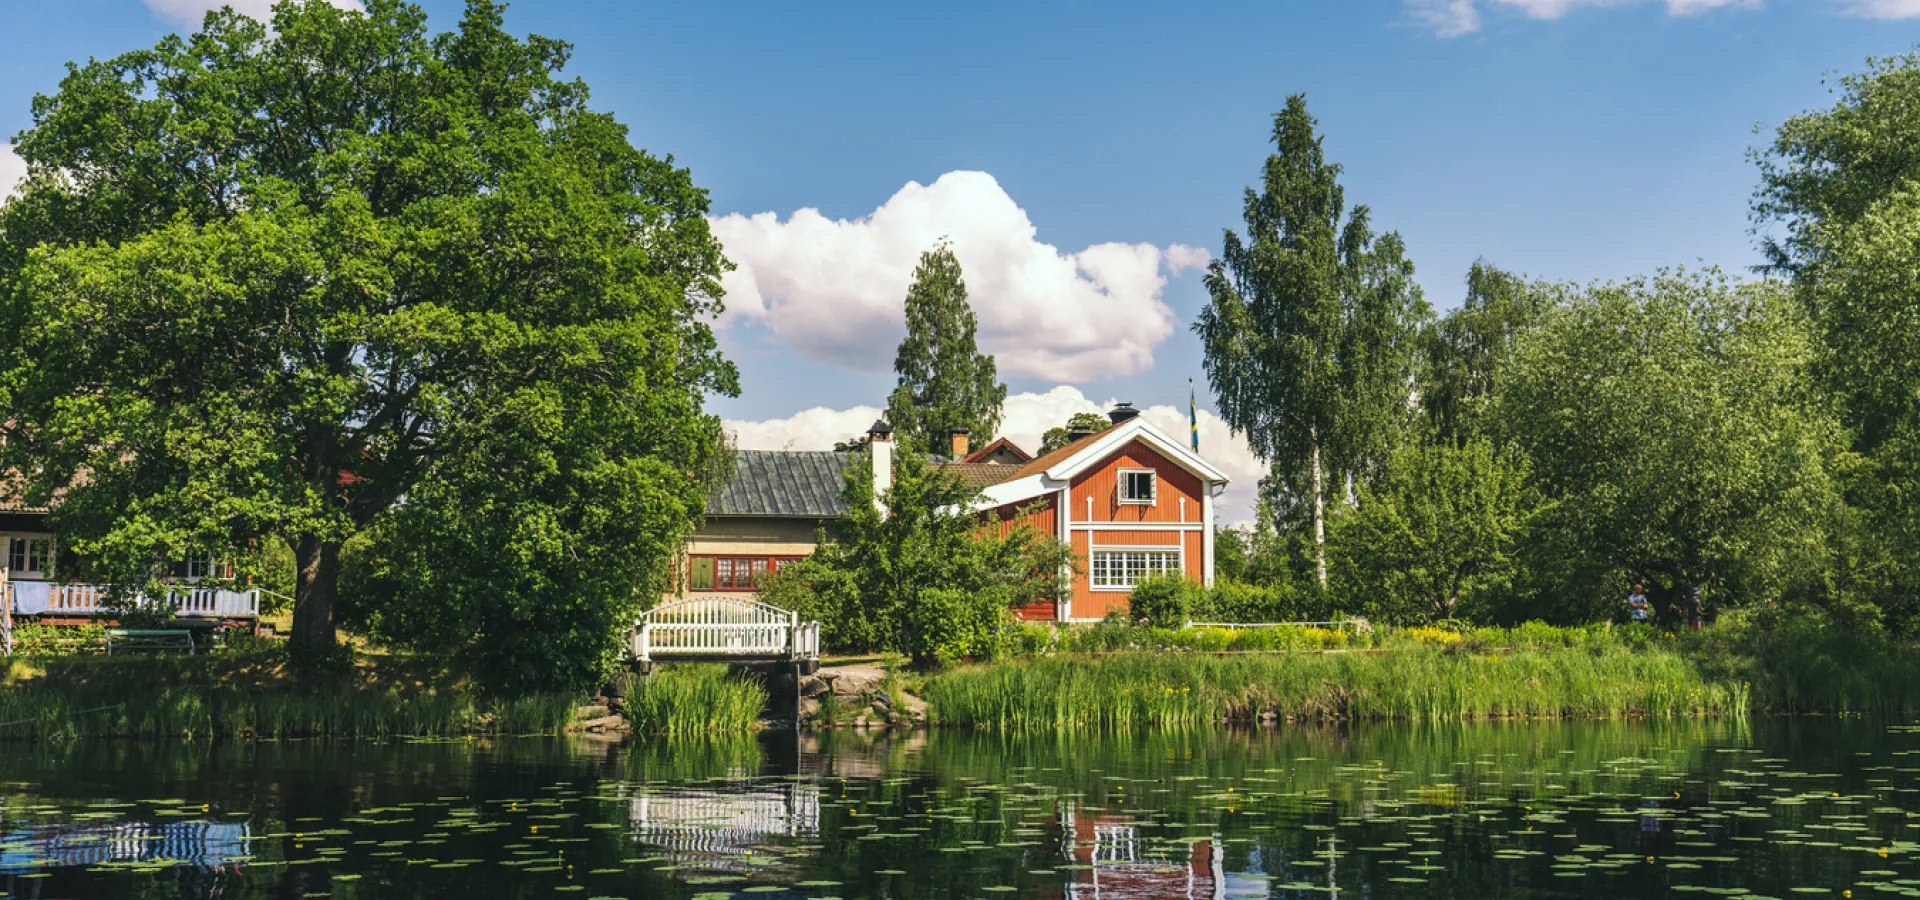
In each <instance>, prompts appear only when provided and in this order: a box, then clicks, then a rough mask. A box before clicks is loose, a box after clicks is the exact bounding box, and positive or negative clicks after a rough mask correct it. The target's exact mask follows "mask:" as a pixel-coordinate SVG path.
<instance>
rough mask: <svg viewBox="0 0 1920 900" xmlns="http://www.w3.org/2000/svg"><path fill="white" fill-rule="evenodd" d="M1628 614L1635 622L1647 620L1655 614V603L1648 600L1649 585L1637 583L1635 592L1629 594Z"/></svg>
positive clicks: (1634, 587)
mask: <svg viewBox="0 0 1920 900" xmlns="http://www.w3.org/2000/svg"><path fill="white" fill-rule="evenodd" d="M1627 616H1628V618H1631V619H1632V620H1633V621H1635V622H1645V621H1647V620H1648V619H1649V618H1651V617H1652V616H1653V604H1652V603H1650V602H1648V601H1647V587H1646V585H1643V584H1635V585H1634V586H1633V593H1631V594H1629V595H1627Z"/></svg>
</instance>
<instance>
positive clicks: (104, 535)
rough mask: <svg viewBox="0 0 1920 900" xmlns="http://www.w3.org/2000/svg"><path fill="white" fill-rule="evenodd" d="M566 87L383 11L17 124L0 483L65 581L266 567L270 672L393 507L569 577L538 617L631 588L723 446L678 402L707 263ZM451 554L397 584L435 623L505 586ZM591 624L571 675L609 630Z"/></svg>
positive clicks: (250, 34) (323, 24)
mask: <svg viewBox="0 0 1920 900" xmlns="http://www.w3.org/2000/svg"><path fill="white" fill-rule="evenodd" d="M568 53H569V48H568V46H567V45H566V44H564V43H561V42H558V41H554V40H549V39H546V38H541V37H530V38H527V39H524V40H521V39H516V38H514V37H513V36H511V35H509V34H508V33H506V32H505V31H503V30H502V23H501V9H500V7H499V5H498V4H496V3H494V2H491V0H470V2H469V3H468V4H467V8H466V13H465V16H464V18H463V19H462V21H461V22H460V25H459V27H458V28H457V30H455V31H453V32H451V33H445V34H439V35H430V34H429V33H428V32H427V30H426V20H425V14H424V13H423V12H422V11H421V10H420V9H419V8H418V7H415V6H412V5H408V4H405V3H401V2H398V0H367V3H366V9H365V11H364V13H360V12H351V11H342V10H339V9H336V8H334V7H333V6H330V5H327V4H324V3H307V4H303V3H298V2H285V3H282V4H280V5H279V6H278V7H276V9H275V12H274V16H273V21H272V23H271V27H269V26H268V25H267V24H263V23H261V22H257V21H253V20H251V19H248V18H245V17H243V16H239V15H236V14H234V13H233V12H231V11H230V10H223V11H220V12H215V13H212V14H209V16H208V17H207V19H206V21H205V24H204V26H203V28H202V29H201V30H200V31H199V32H198V33H196V34H194V35H192V36H191V37H179V36H170V37H168V38H166V39H165V40H163V41H161V42H160V43H159V44H157V45H155V46H154V47H153V48H152V49H148V50H138V51H135V52H131V53H127V54H125V55H122V56H119V57H116V58H113V59H109V60H104V61H92V62H88V63H86V64H84V65H75V66H72V67H70V70H69V72H68V74H67V75H66V77H65V78H64V80H63V81H62V82H61V85H60V88H59V90H58V91H57V92H56V93H54V94H53V95H51V96H41V97H38V98H36V99H35V102H34V107H33V124H32V126H31V127H29V128H28V129H26V130H25V131H23V132H22V133H21V134H20V135H19V136H18V138H17V139H16V144H17V150H18V152H19V153H20V155H21V156H22V157H23V158H24V159H25V160H26V162H27V164H28V167H29V173H30V177H29V179H28V181H27V182H26V184H25V186H24V192H23V194H22V195H21V196H20V197H18V198H17V199H15V200H14V201H13V202H11V203H9V204H7V205H6V206H5V207H4V212H0V286H4V302H0V316H3V317H4V319H5V327H4V328H0V402H4V404H5V406H6V408H7V410H8V417H9V420H10V421H9V422H8V423H7V434H6V437H7V440H6V443H5V447H4V450H3V451H0V452H3V453H4V455H5V462H6V464H7V465H9V466H13V467H15V468H18V469H19V470H20V471H21V472H22V473H24V476H25V484H24V486H25V491H26V494H27V495H28V497H29V498H30V499H40V500H46V499H49V498H51V497H53V496H54V495H55V494H56V493H59V494H61V496H60V499H59V503H58V505H57V507H56V511H55V513H54V515H55V518H56V519H57V525H58V527H59V529H60V530H61V532H62V534H63V535H65V536H66V538H67V541H68V545H69V546H70V547H71V548H72V549H74V550H76V551H79V552H80V553H81V554H82V555H83V556H84V557H85V558H86V560H87V562H88V565H89V566H91V567H92V569H93V572H94V573H95V574H96V575H97V577H102V578H110V579H112V580H114V581H116V582H120V583H126V584H134V583H138V582H139V581H140V580H142V579H144V578H146V577H148V575H149V573H150V572H151V571H152V566H153V564H154V563H155V561H156V560H162V559H166V558H169V557H176V558H177V557H178V556H181V555H183V554H187V553H208V552H215V553H233V552H236V551H237V550H238V549H239V548H243V547H245V546H246V545H248V544H249V543H252V542H258V541H263V540H281V541H285V542H287V544H289V545H290V546H291V547H292V548H293V550H294V551H295V554H296V556H297V558H298V569H299V574H298V582H297V584H298V587H297V589H296V596H295V600H294V626H293V639H294V649H295V651H296V655H297V656H300V657H313V656H317V655H324V654H326V653H327V652H329V651H330V648H331V647H332V646H333V645H334V627H335V595H336V585H337V583H338V579H339V573H340V559H341V548H342V546H343V544H345V543H346V542H347V541H348V539H349V538H352V537H354V536H355V535H356V534H360V533H362V532H365V531H368V530H369V529H370V528H372V527H373V526H375V525H376V524H378V523H380V522H382V521H383V520H384V519H385V518H387V517H390V516H392V515H393V514H394V513H395V510H396V509H400V508H405V507H408V506H409V504H408V503H407V502H406V501H407V500H408V498H417V499H418V501H419V502H418V503H414V504H412V506H413V507H415V509H413V510H411V511H410V512H409V514H410V515H413V516H416V517H417V516H419V515H421V514H422V511H423V510H439V511H441V512H442V513H443V514H444V515H445V516H447V517H466V518H467V519H469V520H470V521H468V522H465V523H462V524H463V527H466V528H468V530H470V531H479V532H482V533H485V534H489V535H494V536H496V538H497V540H495V541H491V542H486V543H481V544H478V545H474V546H467V547H464V548H463V549H465V550H466V551H468V552H474V553H483V554H501V555H504V556H506V557H510V558H511V560H512V562H513V563H514V565H509V566H505V567H504V568H506V569H513V570H515V571H519V572H525V571H528V570H529V569H531V570H535V571H542V572H548V573H551V572H554V571H558V570H562V569H565V567H567V566H570V565H571V566H578V565H580V564H581V562H582V561H583V560H590V561H591V563H592V565H593V566H594V567H595V571H594V572H592V573H581V572H574V573H573V577H567V578H559V579H558V583H560V584H562V585H565V586H569V587H571V588H573V589H577V590H579V591H584V592H586V593H585V594H584V595H569V600H570V602H585V603H598V604H600V605H602V606H604V607H606V608H607V609H609V610H615V611H617V610H620V609H624V608H626V607H628V606H630V605H631V604H633V603H635V602H636V601H635V598H636V597H638V596H641V595H643V592H644V589H646V588H648V587H650V586H652V585H654V584H655V583H656V582H657V580H658V579H659V578H660V577H661V575H662V573H664V571H665V561H666V560H667V559H668V557H669V556H670V555H671V553H672V551H673V549H674V547H675V546H676V544H677V542H678V540H679V538H680V537H681V535H683V534H684V532H685V531H686V530H687V529H688V528H690V527H692V526H693V525H694V524H695V523H696V522H697V520H698V516H699V514H700V511H701V509H702V502H703V489H702V483H701V480H700V477H699V475H700V472H701V470H702V469H703V468H705V467H706V466H707V465H708V464H709V462H710V461H711V460H712V459H713V457H714V456H715V454H716V453H717V452H718V450H719V448H720V447H721V436H720V432H719V427H718V422H717V420H716V419H715V418H714V417H712V416H710V415H707V414H706V413H704V412H703V410H702V406H701V404H702V399H703V397H704V396H706V395H707V394H709V393H714V392H718V393H729V392H732V391H734V390H736V387H735V385H736V381H737V379H736V376H735V374H734V371H733V369H732V368H731V367H730V366H729V365H728V364H727V363H726V362H725V361H724V360H722V359H721V357H720V356H719V354H718V353H717V351H716V348H715V343H714V338H713V335H712V333H711V330H710V328H709V326H708V325H707V324H706V323H707V321H709V320H710V318H711V316H712V315H713V314H714V313H715V312H716V311H717V309H718V303H717V300H716V298H717V297H718V295H719V287H718V276H719V275H720V273H721V271H722V270H723V269H724V267H725V266H726V263H725V261H724V259H723V257H722V256H721V251H720V247H719V245H718V244H717V243H716V242H715V240H714V239H713V237H712V236H711V235H710V234H709V232H708V229H707V223H706V220H705V218H704V214H705V213H706V211H707V196H706V194H705V192H704V191H702V190H700V189H699V188H697V187H696V186H695V185H694V184H693V182H692V180H691V178H690V177H689V175H688V173H687V172H686V171H685V170H683V169H679V168H676V167H675V166H674V165H673V163H672V161H671V159H670V158H661V157H657V156H653V155H650V154H648V153H646V152H643V151H641V150H639V149H636V148H635V147H634V146H633V145H632V144H631V143H630V142H629V140H628V136H627V131H626V128H625V127H624V126H622V125H620V124H619V123H618V122H616V121H615V120H614V119H613V118H612V117H611V116H609V115H607V114H605V113H600V112H595V111H594V110H593V109H591V108H590V107H589V106H588V103H587V99H588V94H587V88H586V85H584V84H582V83H581V82H579V81H578V80H567V79H563V78H562V77H561V76H560V71H561V69H562V67H563V66H564V64H565V63H566V61H567V57H568ZM453 498H457V499H453ZM609 516H619V517H622V521H619V522H611V521H607V519H608V517H609ZM416 524H417V523H416ZM422 527H424V526H422ZM589 545H591V546H589ZM589 551H591V552H589ZM448 556H449V554H444V553H443V554H440V555H438V556H434V557H431V558H430V559H428V560H427V562H429V563H431V564H433V565H437V566H440V567H442V568H441V569H440V570H439V571H437V572H436V573H432V574H434V575H435V577H432V578H424V579H422V581H421V586H422V587H423V588H424V589H447V590H448V591H449V593H448V595H447V598H448V601H449V602H452V601H454V600H457V599H458V598H459V597H460V596H461V595H460V593H459V592H458V591H457V590H454V589H453V588H452V587H451V586H453V585H455V584H456V583H457V582H458V581H459V579H460V578H462V577H465V576H466V575H468V574H470V573H467V572H465V571H463V569H464V568H465V566H466V565H467V564H471V565H472V567H473V570H474V571H477V572H490V571H495V570H497V569H499V568H502V567H501V566H498V565H496V563H499V562H501V560H499V559H491V558H489V559H468V560H465V561H464V562H463V561H462V560H460V559H459V558H458V557H457V556H455V557H454V558H448ZM541 614H542V612H541V610H539V609H530V610H523V611H522V616H521V618H520V620H519V621H520V625H519V627H521V628H524V629H526V630H528V631H529V632H532V633H537V632H539V631H540V630H541V621H540V616H541ZM594 618H595V619H596V620H598V621H601V622H604V623H608V629H607V633H606V634H604V635H599V636H596V638H595V642H594V644H593V647H594V649H595V650H598V651H604V650H605V649H606V648H607V647H609V646H612V645H613V644H614V642H615V636H614V633H613V631H614V628H615V627H616V626H617V622H618V620H619V618H620V615H619V614H616V612H607V613H605V614H602V615H598V616H596V617H594ZM576 677H584V676H576Z"/></svg>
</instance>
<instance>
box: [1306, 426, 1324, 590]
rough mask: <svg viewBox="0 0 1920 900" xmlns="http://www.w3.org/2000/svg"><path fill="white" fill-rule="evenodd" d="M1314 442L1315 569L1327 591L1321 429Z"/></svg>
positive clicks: (1321, 587) (1315, 432) (1313, 432)
mask: <svg viewBox="0 0 1920 900" xmlns="http://www.w3.org/2000/svg"><path fill="white" fill-rule="evenodd" d="M1310 438H1311V440H1312V441H1313V568H1314V573H1315V574H1316V575H1317V576H1318V577H1319V579H1320V589H1321V590H1323V591H1324V590H1326V589H1327V473H1326V472H1325V471H1324V470H1323V469H1322V467H1321V465H1320V429H1319V428H1318V427H1316V428H1314V429H1313V431H1312V433H1311V435H1310Z"/></svg>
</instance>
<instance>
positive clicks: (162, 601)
mask: <svg viewBox="0 0 1920 900" xmlns="http://www.w3.org/2000/svg"><path fill="white" fill-rule="evenodd" d="M7 598H8V601H9V608H10V609H11V611H12V613H13V615H17V616H41V615H52V616H89V617H91V616H112V615H116V614H118V613H122V612H126V611H127V610H129V609H139V610H165V611H168V612H170V613H171V615H173V616H174V617H175V618H188V619H191V618H216V619H255V618H259V616H260V591H259V590H257V589H248V590H241V591H236V590H230V589H228V588H203V587H184V586H183V587H179V588H174V589H171V590H169V591H167V592H166V593H165V594H163V595H159V596H149V595H148V594H146V593H144V592H142V593H136V594H134V595H132V596H131V597H128V596H125V595H123V594H116V593H115V592H114V589H113V588H112V587H110V586H108V585H103V584H66V583H61V582H51V581H8V582H7Z"/></svg>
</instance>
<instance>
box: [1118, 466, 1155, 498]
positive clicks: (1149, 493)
mask: <svg viewBox="0 0 1920 900" xmlns="http://www.w3.org/2000/svg"><path fill="white" fill-rule="evenodd" d="M1159 481H1160V479H1159V477H1157V476H1156V475H1155V474H1154V472H1153V470H1152V469H1121V470H1120V502H1121V503H1138V504H1141V505H1142V506H1152V505H1153V496H1154V491H1155V489H1156V488H1158V487H1159V486H1160V485H1159Z"/></svg>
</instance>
